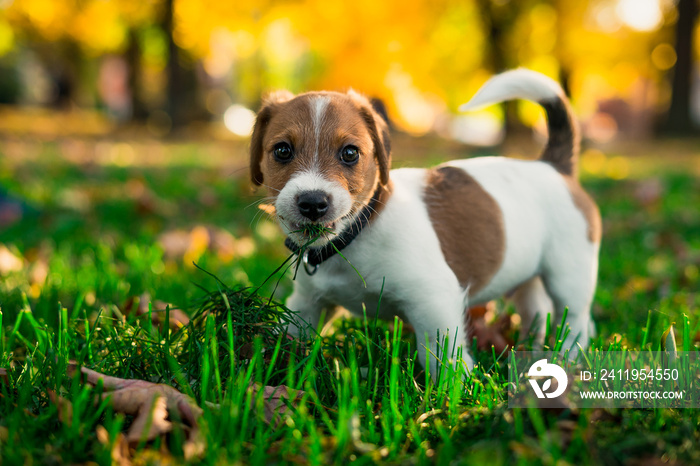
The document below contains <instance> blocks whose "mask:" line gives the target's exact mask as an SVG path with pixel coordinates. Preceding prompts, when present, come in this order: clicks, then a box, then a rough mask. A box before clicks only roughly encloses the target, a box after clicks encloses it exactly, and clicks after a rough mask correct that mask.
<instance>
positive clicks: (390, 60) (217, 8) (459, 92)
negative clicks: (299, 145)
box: [0, 0, 700, 145]
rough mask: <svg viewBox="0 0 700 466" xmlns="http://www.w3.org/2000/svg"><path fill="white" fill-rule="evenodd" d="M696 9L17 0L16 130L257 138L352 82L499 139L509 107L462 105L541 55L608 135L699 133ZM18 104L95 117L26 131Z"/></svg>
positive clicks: (644, 1)
mask: <svg viewBox="0 0 700 466" xmlns="http://www.w3.org/2000/svg"><path fill="white" fill-rule="evenodd" d="M697 9H698V5H697V2H695V1H692V0H584V1H567V0H547V1H543V0H523V1H513V0H461V1H425V0H408V1H393V0H388V1H383V2H376V1H369V0H360V1H355V2H332V1H320V0H300V1H258V0H253V1H247V2H222V1H207V0H205V1H198V0H143V1H135V0H121V1H117V0H63V1H50V0H2V2H0V70H1V72H0V102H1V103H3V104H5V105H9V106H12V107H11V108H4V109H3V118H2V121H0V130H2V131H3V132H11V131H22V130H23V131H26V132H30V133H36V134H42V133H43V134H45V133H52V132H58V133H61V132H83V133H90V134H104V133H106V132H109V131H113V130H114V129H115V128H117V127H121V126H123V125H128V124H132V123H141V124H143V125H144V128H145V129H146V131H148V134H150V135H152V136H154V137H161V136H164V135H166V134H173V133H179V132H180V131H181V130H182V128H183V127H188V126H189V127H191V126H193V125H195V124H197V123H209V124H210V126H211V127H212V128H213V127H216V126H223V127H224V128H226V129H227V130H228V131H229V132H230V133H231V134H233V135H239V136H243V137H244V136H246V135H247V133H248V131H249V127H250V120H251V118H252V115H251V113H250V111H251V110H255V109H256V107H257V105H258V103H259V101H260V98H261V95H263V94H264V93H265V92H267V91H269V90H271V89H278V88H286V89H289V90H291V91H294V92H302V91H307V90H314V89H347V88H350V87H352V88H354V89H356V90H358V91H360V92H363V93H366V94H367V95H370V96H372V97H378V98H381V99H383V100H384V101H385V102H386V104H387V106H388V108H389V112H390V114H391V116H392V119H393V120H394V122H395V125H396V128H397V129H399V130H401V131H405V132H408V133H409V134H413V135H423V134H427V133H435V134H438V135H440V136H442V137H446V138H452V139H456V140H459V141H463V142H466V143H471V144H484V145H494V144H496V143H498V142H500V140H501V138H502V132H501V131H500V128H501V126H500V122H501V121H502V120H503V115H502V114H501V113H502V111H500V110H491V111H490V112H486V113H485V114H484V115H480V116H474V115H471V116H459V115H457V113H456V109H457V107H458V105H459V104H460V103H463V102H465V101H467V100H468V99H469V97H470V96H471V95H473V93H474V92H475V91H476V90H477V89H478V87H479V86H480V85H481V84H482V83H483V82H484V81H485V80H486V79H487V78H488V76H489V75H491V74H492V73H494V72H498V71H502V70H505V69H508V68H512V67H517V66H525V67H528V68H532V69H534V70H537V71H541V72H543V73H545V74H547V75H549V76H552V77H554V78H556V79H558V80H560V81H561V82H562V83H563V85H564V88H565V89H566V90H567V91H568V92H569V94H570V95H571V97H572V99H573V101H574V103H575V105H576V109H577V111H578V113H579V115H580V116H581V119H582V121H583V123H584V127H585V133H584V134H585V136H586V137H587V138H589V139H591V140H594V141H597V142H607V141H609V140H611V139H613V138H639V137H652V136H654V135H656V134H658V133H659V132H660V131H673V132H677V133H691V134H692V130H693V127H694V125H695V122H696V121H697V120H698V119H699V118H700V94H698V93H697V92H696V91H694V89H695V88H696V87H697V86H696V83H697V81H698V74H697V73H696V71H695V69H694V63H695V62H696V61H697V58H698V54H700V50H699V49H698V47H697V46H695V45H694V43H695V41H694V38H695V36H696V35H697V24H696V23H697V21H696V19H697ZM18 108H19V109H29V108H32V109H36V108H42V109H54V110H56V111H60V112H63V113H68V114H71V116H76V115H73V114H77V115H80V117H79V118H71V121H73V120H76V119H77V120H79V121H80V123H77V122H74V123H73V124H61V125H57V126H58V127H51V125H50V124H49V123H47V122H44V121H42V120H40V121H37V122H35V124H33V125H32V124H28V125H27V127H23V126H22V123H24V122H25V121H24V120H23V119H22V116H26V115H21V114H14V113H12V112H11V110H16V109H18ZM81 110H82V111H86V112H88V113H79V111H81ZM8 112H11V113H10V114H8ZM513 112H514V114H513V115H509V119H510V120H511V121H520V122H522V123H523V124H525V125H527V126H534V125H536V124H537V121H538V119H540V118H541V115H540V114H539V113H538V112H537V111H536V110H535V109H534V107H530V106H526V105H520V106H518V107H517V109H516V110H514V111H513ZM13 116H14V117H15V118H16V120H15V118H13ZM64 116H65V115H64ZM198 128H201V126H198ZM219 137H226V135H225V134H219Z"/></svg>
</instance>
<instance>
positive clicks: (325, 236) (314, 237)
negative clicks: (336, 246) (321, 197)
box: [280, 212, 353, 247]
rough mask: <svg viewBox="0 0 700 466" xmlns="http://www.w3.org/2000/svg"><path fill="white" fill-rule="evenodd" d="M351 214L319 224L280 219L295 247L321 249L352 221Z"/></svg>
mask: <svg viewBox="0 0 700 466" xmlns="http://www.w3.org/2000/svg"><path fill="white" fill-rule="evenodd" d="M352 218H353V213H352V212H350V213H348V214H347V215H345V216H343V217H340V218H337V219H335V220H331V221H321V222H288V221H285V220H284V218H282V217H280V220H281V223H282V224H283V225H285V227H286V229H287V230H288V233H287V235H288V236H289V238H290V239H291V240H292V241H294V242H295V243H296V244H297V245H299V246H303V245H308V246H312V247H323V246H325V245H326V244H327V243H329V242H330V241H331V240H333V238H335V237H336V236H338V235H339V234H340V231H341V230H342V229H343V228H344V227H345V225H346V223H347V221H348V220H352Z"/></svg>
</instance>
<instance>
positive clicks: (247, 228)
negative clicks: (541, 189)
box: [0, 143, 700, 465]
mask: <svg viewBox="0 0 700 466" xmlns="http://www.w3.org/2000/svg"><path fill="white" fill-rule="evenodd" d="M5 144H6V145H7V144H8V143H5ZM103 144H106V143H103ZM3 147H5V146H2V145H0V151H2V150H3ZM27 147H32V148H34V155H33V156H32V157H31V158H27V159H26V160H25V159H23V158H17V157H2V156H0V185H2V186H4V187H5V188H6V189H7V190H8V191H9V192H11V193H12V194H14V195H16V196H18V197H21V198H23V199H25V200H26V201H27V202H28V203H29V204H31V205H32V206H34V208H35V209H36V210H37V213H36V214H30V215H28V216H27V218H25V219H24V220H23V221H21V222H20V223H18V224H16V225H14V226H12V227H11V228H9V229H6V230H4V231H1V232H0V243H2V244H4V245H5V246H6V247H7V248H8V249H9V250H10V251H11V252H12V253H13V254H14V255H15V256H16V257H18V258H20V259H21V260H22V262H21V263H20V266H17V267H14V268H15V269H16V270H5V271H4V272H3V276H2V280H0V306H1V309H2V314H1V318H2V321H1V322H0V368H6V369H7V371H8V375H7V380H4V381H3V380H2V378H0V458H1V460H2V462H3V464H26V463H28V462H29V461H30V460H31V461H33V462H34V463H35V464H47V463H83V462H86V461H97V462H98V463H100V464H109V462H110V454H111V453H110V451H111V446H112V444H113V443H114V442H115V441H116V439H117V435H118V433H119V432H122V431H125V430H126V429H127V428H128V426H129V425H130V424H131V422H132V420H133V418H132V417H131V416H128V415H124V414H120V413H115V412H114V410H113V409H112V407H111V406H110V405H109V403H106V402H101V403H99V402H98V403H97V404H96V403H95V398H94V397H95V392H99V391H100V389H99V387H98V388H95V389H88V388H85V387H84V386H83V384H81V383H80V380H79V379H77V378H70V377H68V376H67V374H66V367H67V363H68V361H69V360H75V361H77V362H79V363H81V364H84V365H85V366H87V367H90V368H93V369H95V370H97V371H100V372H104V373H106V374H110V375H114V376H118V377H124V378H138V379H143V380H148V381H152V382H159V383H165V384H169V385H172V386H174V387H176V388H178V389H179V390H180V391H182V392H183V393H186V394H188V395H190V396H192V397H193V399H195V400H196V401H197V403H198V404H199V405H200V406H201V407H202V408H203V409H204V414H203V416H202V419H201V422H200V424H201V428H202V433H203V438H204V441H205V444H206V448H205V450H204V454H203V457H201V458H198V459H197V461H198V462H199V461H203V462H205V463H217V464H226V463H229V462H235V461H241V462H243V463H252V464H269V463H275V462H277V463H304V464H305V463H312V464H332V463H345V462H348V461H354V462H357V463H360V464H371V463H375V462H384V463H387V464H412V463H415V464H422V463H437V464H447V463H453V462H454V463H455V464H504V465H505V464H508V465H510V464H566V463H569V464H601V463H603V464H627V463H629V462H630V461H632V460H635V459H636V460H640V461H643V460H646V459H648V458H660V459H662V460H664V461H666V460H667V461H676V462H678V463H679V464H683V463H685V464H697V462H698V461H700V451H699V450H698V449H697V448H696V445H697V444H698V442H699V441H700V434H698V425H699V424H700V411H698V410H674V409H644V410H641V409H627V410H622V409H618V410H602V409H590V410H567V409H564V410H537V409H522V410H520V409H508V408H507V405H506V400H507V391H506V390H507V385H508V367H507V364H506V358H505V357H500V356H499V355H496V354H493V353H492V352H488V351H485V352H479V351H477V350H476V347H473V348H472V352H473V354H474V355H475V359H476V361H477V362H478V366H477V369H476V370H475V372H474V374H473V375H472V377H471V378H470V379H469V380H468V381H467V382H466V384H462V382H461V379H462V377H461V376H460V374H455V373H453V372H451V371H452V369H451V367H452V366H451V364H445V366H444V367H445V373H444V374H442V376H441V377H440V378H439V379H438V380H436V381H431V380H430V379H428V378H427V377H426V375H425V373H424V372H423V371H422V369H421V367H422V365H421V363H420V362H419V361H416V342H415V338H414V337H413V336H412V335H411V334H410V333H408V332H405V331H404V330H403V327H402V323H401V322H400V321H395V322H389V323H386V322H381V321H379V322H378V321H375V320H374V319H372V318H370V319H365V320H363V319H350V320H341V321H338V322H336V323H335V324H334V331H333V332H331V333H330V334H328V335H327V336H324V337H319V336H317V335H316V334H315V332H314V330H313V329H307V332H306V333H307V335H308V338H306V339H304V340H303V342H302V343H298V342H295V341H294V340H291V339H289V338H287V337H286V335H285V332H284V326H283V325H280V324H279V322H280V321H285V320H288V319H293V315H292V314H290V313H289V312H288V311H286V310H285V309H284V308H283V307H282V306H281V305H280V304H278V303H279V302H280V301H281V300H282V299H283V298H284V297H285V296H286V295H288V294H289V292H290V291H291V286H292V282H291V280H290V279H289V275H291V274H288V276H287V278H281V276H280V274H279V273H278V274H277V275H275V276H273V277H272V278H270V279H268V277H269V276H270V275H271V274H272V273H273V272H274V271H275V270H276V269H278V268H279V267H280V266H281V265H282V264H283V263H284V261H285V259H287V257H288V252H287V251H286V250H285V249H284V247H283V246H282V243H283V239H284V238H283V237H282V236H281V234H280V233H279V232H278V230H277V229H276V227H275V226H274V225H272V224H271V223H270V222H269V221H268V220H266V219H265V218H264V216H262V215H261V214H260V213H259V212H258V209H257V208H256V201H257V200H258V198H259V196H257V195H255V194H253V193H252V192H251V191H250V190H249V188H248V185H247V183H246V181H245V177H244V176H243V175H244V172H240V171H237V170H233V171H227V170H223V169H222V168H221V167H220V166H216V164H214V163H210V164H207V165H204V166H202V165H199V164H198V163H197V160H199V159H200V158H203V157H207V156H208V155H211V154H208V153H203V151H204V150H203V149H200V148H198V147H197V146H183V147H175V148H172V147H161V148H160V150H166V151H172V152H173V155H177V157H175V162H174V163H173V164H171V165H170V166H167V167H157V166H148V165H145V166H118V165H116V164H94V163H89V162H84V163H73V162H69V161H68V160H67V159H68V158H69V157H66V155H65V152H66V151H67V150H68V151H70V150H71V149H70V148H68V149H66V148H65V147H63V146H62V145H60V144H53V143H52V144H44V145H40V146H39V147H38V148H37V147H35V145H32V144H29V143H27ZM176 151H177V152H178V153H177V154H174V152H176ZM631 163H634V160H632V161H631ZM695 163H697V161H696V162H695ZM674 168H675V169H673V170H671V169H669V167H665V166H664V164H663V160H659V163H658V164H657V165H655V166H654V168H653V173H652V172H650V173H649V174H646V175H645V176H644V180H642V179H626V180H611V179H608V178H605V177H600V178H598V177H594V176H592V175H588V176H586V177H585V178H584V184H585V186H586V187H587V189H588V190H589V191H590V192H591V193H592V194H593V196H594V197H595V198H596V200H597V201H598V204H599V205H600V207H601V211H602V215H603V218H604V222H605V223H604V228H605V232H604V242H603V246H602V250H601V260H600V274H599V287H598V291H597V294H596V299H595V304H594V308H593V313H594V317H595V320H596V322H597V328H598V336H597V337H596V339H595V341H594V348H596V349H601V350H622V349H625V348H627V349H656V348H658V345H659V342H660V340H661V337H662V334H663V332H664V331H665V330H666V329H667V328H668V327H669V325H671V323H673V322H675V323H676V325H677V328H678V329H679V330H680V331H679V332H678V333H679V347H681V348H684V349H687V350H691V351H695V350H696V344H697V340H698V333H699V331H700V319H699V318H698V314H699V310H700V291H699V290H700V277H699V273H698V268H700V234H699V233H698V232H700V179H699V178H698V177H697V176H696V175H693V174H692V169H691V167H690V166H689V167H688V169H687V170H678V169H677V167H674ZM652 175H653V177H654V179H656V180H657V182H658V186H657V187H660V189H661V190H662V195H661V196H658V197H653V198H652V199H651V201H649V200H648V199H647V200H644V198H643V197H640V194H639V191H640V189H641V188H643V187H644V186H645V183H648V181H647V180H646V179H647V178H649V177H650V176H652ZM198 226H199V227H206V228H199V229H195V227H198ZM220 231H226V232H229V233H230V234H232V235H233V240H232V241H231V238H230V237H224V236H222V238H224V239H221V240H220V241H219V242H217V241H210V242H209V245H208V246H207V244H206V243H207V241H205V240H204V239H202V238H205V239H206V237H209V238H210V239H211V238H214V237H216V235H217V234H220V233H217V232H220ZM163 232H171V233H172V232H179V233H178V234H179V235H180V236H178V237H179V238H180V239H182V238H185V237H186V238H189V241H190V243H189V246H188V248H185V249H186V250H183V249H182V248H180V249H178V248H177V247H174V246H173V245H172V244H170V243H169V242H168V241H167V240H165V239H164V238H163V237H162V236H161V235H162V233H163ZM225 238H228V239H227V240H225ZM226 241H229V243H230V244H229V245H228V247H223V246H222V244H224V246H225V245H226V244H228V243H226ZM251 245H252V246H251ZM244 246H245V247H244ZM193 260H194V261H196V263H197V265H198V266H199V267H201V269H204V270H206V271H207V272H208V273H207V272H204V271H203V270H201V269H199V268H197V267H194V266H193V265H192V261H193ZM289 265H290V264H289V263H287V264H286V265H284V267H282V269H284V268H286V267H287V266H289ZM217 277H218V279H217ZM143 293H149V295H150V297H151V298H152V300H153V301H155V300H160V301H163V302H165V303H170V304H171V305H173V306H175V307H178V308H180V309H183V310H185V311H186V312H187V313H188V314H189V315H190V316H191V317H192V321H191V323H190V325H188V326H185V327H182V328H176V329H173V330H167V329H166V328H164V327H159V326H157V325H154V324H152V323H151V321H150V320H149V319H148V318H147V316H142V317H138V316H136V315H134V314H133V313H129V312H128V311H129V308H130V302H131V301H133V300H130V298H133V297H138V296H142V295H143ZM154 306H155V303H154ZM499 307H500V308H501V311H502V312H508V311H510V308H509V307H508V305H507V304H505V303H502V302H501V303H499ZM373 311H374V310H373V309H368V310H367V314H368V315H373V314H374V312H373ZM559 330H560V331H561V330H562V329H559ZM445 353H446V354H449V351H445ZM251 383H258V384H262V385H271V386H277V385H286V386H288V387H290V388H292V389H295V390H300V391H301V396H300V399H299V400H297V401H295V402H293V403H291V404H290V411H289V413H290V414H291V415H290V416H289V417H288V418H286V419H283V420H282V421H281V422H280V423H279V424H276V423H272V424H269V423H268V422H266V420H265V413H264V408H265V402H266V400H265V399H264V398H263V395H262V392H261V391H257V392H256V391H255V390H250V389H249V387H250V386H251ZM49 390H53V391H55V392H57V393H59V394H61V395H62V396H63V397H64V398H66V399H68V400H70V401H71V403H72V405H73V414H72V422H71V423H67V422H64V421H61V420H59V414H58V408H57V406H56V405H55V404H54V403H52V402H51V401H50V400H49V395H48V393H49ZM98 425H99V426H102V427H103V428H104V429H105V430H106V432H107V433H108V435H107V441H106V442H104V441H102V442H101V441H100V440H99V439H98V435H97V431H98ZM183 439H184V433H183V432H182V431H179V430H176V431H175V432H173V433H171V434H170V435H168V436H167V437H166V438H164V439H162V440H158V441H156V442H155V443H149V444H146V445H141V449H140V451H139V452H137V453H136V456H137V459H138V460H139V461H141V462H143V463H150V462H154V461H155V460H156V458H158V455H161V454H162V453H159V452H161V451H168V452H169V453H168V455H171V456H172V457H173V458H174V459H175V461H177V462H184V461H185V459H184V452H183V442H184V440H183ZM161 444H162V445H161Z"/></svg>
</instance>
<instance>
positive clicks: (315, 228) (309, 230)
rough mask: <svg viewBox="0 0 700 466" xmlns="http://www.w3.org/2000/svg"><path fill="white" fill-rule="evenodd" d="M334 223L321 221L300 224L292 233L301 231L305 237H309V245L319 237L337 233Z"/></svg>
mask: <svg viewBox="0 0 700 466" xmlns="http://www.w3.org/2000/svg"><path fill="white" fill-rule="evenodd" d="M332 226H333V224H325V225H322V224H320V223H306V224H302V225H298V226H297V227H298V228H297V229H296V230H294V231H292V233H300V234H301V235H302V237H304V239H308V240H309V241H307V243H306V244H307V245H310V244H313V243H315V242H316V241H317V240H318V239H319V238H322V237H329V236H331V235H334V234H335V231H334V230H333V228H332Z"/></svg>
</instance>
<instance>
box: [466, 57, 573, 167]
mask: <svg viewBox="0 0 700 466" xmlns="http://www.w3.org/2000/svg"><path fill="white" fill-rule="evenodd" d="M512 99H526V100H531V101H534V102H537V103H539V104H540V105H541V106H542V107H544V110H545V112H546V113H547V129H548V130H549V140H548V141H547V147H545V149H544V152H543V153H542V155H541V156H540V160H543V161H545V162H549V163H550V164H552V165H553V166H554V168H556V170H557V171H558V172H559V173H562V174H564V175H571V176H574V177H575V176H577V168H578V152H579V141H580V140H579V134H578V122H577V120H576V116H575V115H574V113H573V111H572V109H571V104H570V103H569V99H567V97H566V94H564V91H563V90H562V88H561V86H559V84H558V83H557V82H556V81H554V80H553V79H551V78H548V77H547V76H545V75H543V74H540V73H537V72H535V71H532V70H528V69H525V68H519V69H516V70H511V71H506V72H505V73H501V74H499V75H496V76H494V77H492V78H491V79H489V80H488V81H487V82H486V84H484V85H483V86H482V87H481V89H479V91H478V92H477V93H476V95H474V97H472V99H471V100H470V101H469V102H467V103H466V104H464V105H462V106H460V107H459V110H460V111H467V110H475V109H477V108H480V107H484V106H486V105H489V104H495V103H499V102H503V101H505V100H512Z"/></svg>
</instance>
